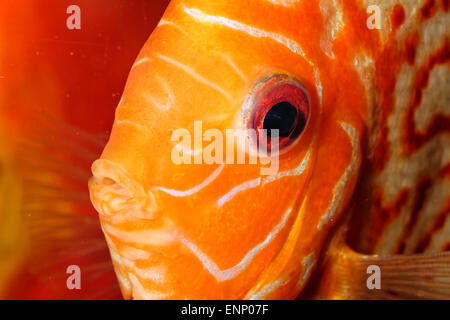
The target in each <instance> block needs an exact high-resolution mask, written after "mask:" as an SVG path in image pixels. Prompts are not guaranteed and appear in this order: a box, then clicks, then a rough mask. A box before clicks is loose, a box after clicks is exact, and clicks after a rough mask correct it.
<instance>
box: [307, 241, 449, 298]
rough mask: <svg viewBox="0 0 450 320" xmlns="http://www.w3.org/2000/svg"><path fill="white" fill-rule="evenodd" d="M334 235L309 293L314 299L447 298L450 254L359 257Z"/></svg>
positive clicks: (360, 255)
mask: <svg viewBox="0 0 450 320" xmlns="http://www.w3.org/2000/svg"><path fill="white" fill-rule="evenodd" d="M343 239H344V236H343V233H342V234H340V235H338V236H337V237H336V238H335V240H333V241H332V243H331V244H330V246H329V249H328V250H327V252H326V253H324V256H323V260H322V261H323V263H322V264H321V265H320V266H319V269H318V271H317V273H316V285H314V288H313V289H312V290H311V292H312V295H313V297H314V298H318V299H450V252H441V253H435V254H415V255H391V256H378V255H363V254H359V253H357V252H355V251H353V250H352V249H351V248H350V247H349V246H348V245H347V244H346V243H345V241H344V240H343Z"/></svg>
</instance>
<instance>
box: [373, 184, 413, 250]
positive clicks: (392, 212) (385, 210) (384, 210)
mask: <svg viewBox="0 0 450 320" xmlns="http://www.w3.org/2000/svg"><path fill="white" fill-rule="evenodd" d="M408 196H409V189H408V188H403V189H402V190H400V192H399V193H398V194H397V196H396V197H395V199H394V201H393V202H392V203H391V204H385V203H384V197H383V189H381V188H377V189H375V190H374V191H373V194H372V207H371V212H370V216H371V218H370V220H371V224H370V225H371V232H370V238H371V240H370V241H369V243H370V246H371V248H369V250H370V252H373V250H374V248H375V247H376V245H377V244H378V242H379V241H380V238H381V235H382V234H383V231H384V230H385V229H386V227H387V226H388V225H390V224H391V222H392V221H394V220H395V218H397V217H398V215H399V214H400V212H401V210H402V208H403V207H404V206H405V205H406V203H407V201H408Z"/></svg>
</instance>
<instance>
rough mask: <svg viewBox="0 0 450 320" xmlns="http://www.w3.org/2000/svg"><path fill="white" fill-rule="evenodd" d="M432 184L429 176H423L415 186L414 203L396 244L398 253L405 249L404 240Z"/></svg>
mask: <svg viewBox="0 0 450 320" xmlns="http://www.w3.org/2000/svg"><path fill="white" fill-rule="evenodd" d="M431 186H432V183H431V179H430V178H429V177H426V178H423V179H422V180H421V181H420V182H419V183H418V185H417V187H416V193H415V199H414V204H413V207H412V209H411V212H410V214H409V217H408V220H407V222H406V225H405V227H404V228H403V234H402V236H401V238H400V241H399V243H398V244H397V249H396V250H395V253H397V254H400V253H403V252H404V251H405V247H406V240H407V239H408V237H409V236H410V235H411V232H412V230H413V229H414V227H415V226H416V224H417V220H418V218H419V213H420V211H421V210H422V208H423V205H424V204H425V199H426V196H427V193H428V191H429V190H430V188H431Z"/></svg>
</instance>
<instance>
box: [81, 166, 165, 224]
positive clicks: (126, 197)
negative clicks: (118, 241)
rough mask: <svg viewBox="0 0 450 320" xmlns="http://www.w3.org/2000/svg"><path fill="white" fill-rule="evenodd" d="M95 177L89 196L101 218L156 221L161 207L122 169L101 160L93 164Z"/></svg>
mask: <svg viewBox="0 0 450 320" xmlns="http://www.w3.org/2000/svg"><path fill="white" fill-rule="evenodd" d="M92 173H93V177H92V178H91V179H89V193H90V197H91V202H92V204H93V205H94V207H95V209H96V210H97V212H98V213H99V215H100V216H101V218H105V219H107V220H111V219H112V220H118V219H120V218H121V217H122V218H123V217H125V216H128V217H131V216H132V217H135V218H140V219H146V220H153V219H155V218H156V211H157V205H156V201H155V197H154V195H153V193H152V192H147V191H146V190H145V189H144V188H143V187H142V185H141V184H139V183H138V182H137V181H136V180H134V179H133V178H132V177H131V176H130V174H129V173H128V172H127V171H126V170H125V169H124V168H123V167H122V166H120V165H119V164H117V163H115V162H113V161H109V160H104V159H100V160H96V161H95V162H94V163H93V164H92Z"/></svg>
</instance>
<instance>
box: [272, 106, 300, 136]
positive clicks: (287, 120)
mask: <svg viewBox="0 0 450 320" xmlns="http://www.w3.org/2000/svg"><path fill="white" fill-rule="evenodd" d="M296 118H297V109H295V108H294V106H293V105H292V104H290V103H289V102H286V101H283V102H280V103H277V104H276V105H274V106H273V107H272V108H271V109H270V110H269V112H267V114H266V116H265V118H264V129H266V130H267V136H269V137H270V136H271V131H270V130H271V129H278V130H279V136H280V137H288V136H289V135H290V133H291V132H292V130H293V129H294V124H295V120H296ZM299 120H300V122H303V121H302V120H303V119H299Z"/></svg>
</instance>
